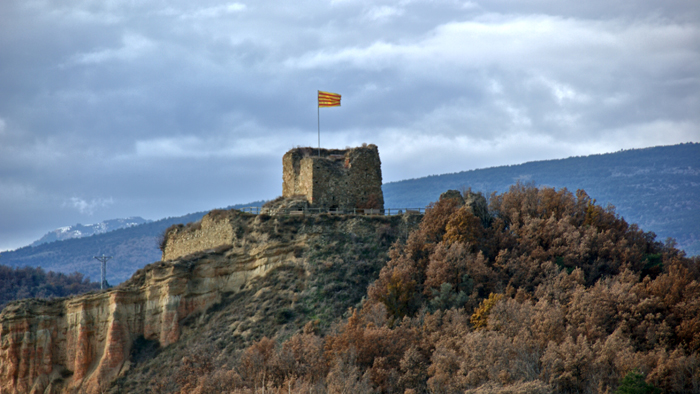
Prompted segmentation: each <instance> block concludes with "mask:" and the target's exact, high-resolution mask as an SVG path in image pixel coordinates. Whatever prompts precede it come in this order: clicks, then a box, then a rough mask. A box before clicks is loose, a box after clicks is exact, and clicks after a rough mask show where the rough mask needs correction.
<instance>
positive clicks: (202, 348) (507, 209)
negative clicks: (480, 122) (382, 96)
mask: <svg viewBox="0 0 700 394" xmlns="http://www.w3.org/2000/svg"><path fill="white" fill-rule="evenodd" d="M464 197H466V198H465V199H466V204H465V202H464V200H463V199H462V198H461V197H460V196H459V195H458V194H457V195H455V193H451V194H450V195H446V196H445V197H444V198H442V199H441V200H440V201H439V202H437V203H435V204H434V205H431V207H430V208H429V209H428V211H427V213H426V215H425V216H424V218H423V220H422V221H421V223H420V226H419V228H417V229H416V230H415V231H412V232H410V233H405V234H404V235H402V231H400V230H399V231H397V228H398V227H397V226H392V225H386V226H379V227H377V229H376V230H375V231H368V232H365V233H364V234H365V235H364V236H362V237H357V236H355V237H353V236H350V235H348V236H342V235H340V234H333V235H332V236H329V238H328V239H326V240H324V241H321V242H319V243H318V244H316V245H309V248H308V249H307V251H306V252H304V253H305V255H304V261H305V263H304V265H303V266H289V267H280V268H278V269H276V270H274V271H272V272H270V273H269V274H268V275H267V276H265V277H263V278H261V279H259V280H257V281H255V282H254V283H251V284H250V285H249V286H248V287H247V288H246V289H245V290H244V291H242V292H240V293H236V294H235V295H230V296H229V297H226V298H224V299H223V300H222V302H221V303H220V304H219V305H217V306H216V307H215V308H213V309H212V310H210V311H208V312H207V313H205V314H203V315H201V316H200V317H198V318H196V319H192V320H190V321H188V322H187V323H186V327H187V329H186V332H185V333H183V338H184V339H182V340H181V342H179V343H177V344H173V345H171V346H169V347H166V348H163V349H160V348H158V347H157V345H156V344H154V343H148V342H147V341H143V342H142V343H140V344H139V347H138V349H139V350H138V351H137V352H134V354H132V360H133V364H132V368H131V369H130V370H129V371H128V372H127V373H126V374H125V375H124V376H123V377H122V378H121V379H119V380H118V381H117V382H115V383H114V385H113V387H112V388H111V390H112V392H125V391H129V392H170V393H174V392H180V393H219V392H232V393H259V392H270V393H273V392H274V393H351V392H352V393H354V392H363V393H369V392H380V393H465V392H466V393H506V392H507V393H597V392H608V393H613V392H619V393H623V392H649V393H652V392H659V390H662V391H663V392H666V393H700V354H699V351H700V283H699V280H700V266H699V265H700V261H699V259H698V258H697V257H696V258H693V259H690V258H687V257H685V255H684V253H682V252H680V251H679V250H678V249H676V248H675V247H674V245H673V244H672V243H661V242H658V241H656V239H655V237H654V235H653V234H651V233H648V232H644V231H642V230H640V229H639V228H638V227H637V226H636V225H633V224H632V225H630V224H629V223H627V222H626V221H625V220H623V219H622V218H620V217H619V216H618V215H617V214H616V212H615V211H614V209H612V208H609V207H608V208H603V207H601V206H600V205H597V204H595V203H594V202H593V200H592V199H591V197H590V196H588V195H587V194H586V193H585V192H583V191H577V192H576V193H572V192H569V191H567V190H555V189H552V188H536V187H533V186H523V185H521V184H518V185H516V186H514V187H512V188H510V190H509V191H507V192H505V193H502V194H494V195H492V196H491V197H490V198H489V199H488V205H487V204H486V203H487V201H486V199H484V198H483V197H482V196H480V195H479V194H474V193H470V192H467V193H465V195H464ZM336 220H339V219H336ZM389 242H393V243H392V245H393V246H391V248H389V245H388V243H389ZM203 258H207V257H206V256H205V257H203ZM209 258H210V257H209ZM382 261H385V262H386V263H385V264H384V263H383V262H382ZM380 268H381V269H380ZM360 278H362V279H360ZM374 278H376V280H374ZM369 283H371V284H370V285H369V286H368V287H364V286H366V284H369ZM362 293H365V294H366V295H365V297H364V298H363V299H360V295H361V294H362ZM348 307H350V308H349V309H345V308H348ZM343 310H345V311H347V312H346V313H345V314H344V315H343ZM302 327H303V328H302ZM237 333H246V335H245V336H241V335H240V334H237ZM633 388H636V389H637V390H645V391H630V390H632V389H633Z"/></svg>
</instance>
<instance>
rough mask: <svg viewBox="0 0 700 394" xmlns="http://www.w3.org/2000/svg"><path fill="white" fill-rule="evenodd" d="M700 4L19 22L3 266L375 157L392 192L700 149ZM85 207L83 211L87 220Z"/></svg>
mask: <svg viewBox="0 0 700 394" xmlns="http://www.w3.org/2000/svg"><path fill="white" fill-rule="evenodd" d="M699 9H700V6H698V5H696V4H694V2H688V1H681V0H671V1H666V2H664V3H663V5H662V6H660V5H659V3H658V2H655V1H646V0H643V1H635V2H617V3H610V2H602V1H597V0H594V1H589V2H573V1H565V2H562V1H541V0H538V1H523V0H517V1H516V0H507V1H506V0H502V1H499V0H497V1H489V2H478V1H451V0H444V1H440V0H432V1H418V0H416V1H410V0H400V1H369V0H367V1H364V0H335V1H329V2H322V3H319V2H310V1H307V2H304V1H301V2H293V3H292V2H272V1H265V0H262V1H256V2H248V1H204V2H197V3H192V2H186V1H178V0H157V1H148V2H132V1H125V0H113V1H109V2H104V1H97V0H72V1H66V2H59V3H57V2H51V1H47V0H37V1H34V0H30V1H18V0H10V1H4V2H1V3H0V54H2V55H0V56H1V59H0V217H2V220H1V221H0V250H2V249H5V248H14V247H18V246H22V245H24V244H28V243H30V242H31V241H33V240H35V239H36V238H38V237H40V236H41V235H42V234H43V233H45V232H47V231H49V230H51V229H53V228H55V227H59V226H63V225H67V224H74V223H76V222H83V223H86V222H95V221H99V220H104V219H109V218H114V217H120V216H132V215H141V216H144V217H147V218H152V219H158V218H160V217H164V216H172V215H179V214H184V213H187V212H193V211H197V210H206V209H211V208H214V207H221V206H226V205H229V204H234V203H242V202H246V201H253V200H257V199H263V198H274V197H275V196H277V195H278V194H279V193H280V191H281V176H280V174H281V156H282V154H283V153H284V152H285V151H286V150H288V149H290V148H292V147H294V146H298V145H315V144H316V121H317V119H316V106H315V105H316V102H315V100H316V90H318V89H322V90H328V91H333V92H338V93H341V94H342V95H343V106H342V107H341V108H331V109H323V110H321V126H322V136H321V138H322V144H323V145H324V146H328V147H345V146H353V145H357V144H361V143H363V142H372V143H376V144H377V145H378V146H379V148H380V153H381V155H382V162H383V166H384V168H383V170H384V178H385V181H392V180H399V179H404V178H412V177H419V176H424V175H429V174H435V173H444V172H454V171H460V170H467V169H472V168H480V167H487V166H495V165H502V164H514V163H520V162H523V161H528V160H539V159H549V158H558V157H566V156H571V155H585V154H592V153H600V152H608V151H615V150H619V149H621V148H625V149H627V148H637V147H646V146H653V145H661V144H675V143H679V142H687V141H698V140H700V111H698V108H699V107H700V105H699V104H700V75H699V74H700V73H699V72H698V70H700V25H699V24H698V23H697V21H698V20H700V12H699ZM81 208H82V210H81Z"/></svg>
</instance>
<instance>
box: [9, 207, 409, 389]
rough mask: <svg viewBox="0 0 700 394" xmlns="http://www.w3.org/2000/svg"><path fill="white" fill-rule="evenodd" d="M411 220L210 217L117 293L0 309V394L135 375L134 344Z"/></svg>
mask: <svg viewBox="0 0 700 394" xmlns="http://www.w3.org/2000/svg"><path fill="white" fill-rule="evenodd" d="M415 219H416V218H411V217H408V216H407V217H405V218H400V217H391V218H388V217H352V216H347V217H346V216H343V217H338V216H325V215H321V216H318V215H316V216H308V217H270V216H266V215H259V216H253V215H249V214H244V213H240V212H237V211H213V212H212V213H210V214H209V215H208V218H205V220H203V221H202V222H201V223H197V224H194V225H191V226H183V227H178V228H177V231H175V232H173V233H172V234H171V235H172V238H169V239H168V240H167V241H166V244H167V245H171V246H172V247H173V249H172V251H171V252H172V253H171V255H170V256H166V255H167V254H168V253H164V260H166V257H168V260H169V261H159V262H156V263H153V264H150V265H148V266H146V267H145V268H143V269H141V270H139V271H137V272H136V273H135V274H134V276H133V277H132V278H131V279H130V280H128V281H126V282H124V283H122V284H121V285H120V286H119V287H117V288H113V289H109V290H106V291H103V292H99V293H88V294H85V295H82V296H77V297H72V298H66V299H55V300H36V299H33V300H23V301H17V302H14V303H11V304H9V305H8V306H7V307H6V308H5V309H4V310H3V311H2V313H1V314H0V394H8V393H79V392H80V393H82V392H86V393H96V392H101V391H103V390H104V389H106V388H107V387H109V386H110V385H111V384H112V383H113V382H114V381H115V379H116V378H117V377H120V376H127V375H128V372H129V370H130V368H136V364H133V365H132V359H131V354H132V350H133V351H137V350H138V349H136V348H135V345H134V341H136V340H137V339H145V340H148V341H155V342H157V343H158V344H159V346H160V347H161V348H162V347H167V346H168V345H170V344H173V343H175V342H177V341H178V340H179V339H180V338H181V334H182V333H183V332H184V331H183V330H185V326H183V324H185V323H184V322H183V321H187V320H186V318H187V317H188V316H193V315H196V314H199V313H208V312H207V310H208V309H209V308H210V307H211V306H212V305H214V304H220V301H221V300H222V298H223V297H224V296H225V297H230V295H231V294H236V293H239V292H244V291H246V290H244V289H245V288H246V286H247V285H248V284H249V283H254V282H255V281H254V279H256V278H258V277H262V276H263V275H265V274H266V273H267V272H268V271H269V270H271V269H273V268H276V267H281V266H283V265H291V266H297V267H299V266H305V265H308V264H309V261H307V260H310V259H313V257H309V256H312V255H313V254H314V253H320V252H321V251H323V250H328V251H333V250H336V249H337V248H338V247H339V245H338V244H337V241H333V242H336V243H335V244H334V243H332V242H331V240H333V239H336V240H337V239H338V237H341V238H342V237H344V238H348V237H350V238H352V239H358V240H359V239H366V240H371V239H377V240H378V241H377V242H380V241H381V240H382V239H384V238H385V237H386V235H387V234H393V233H397V234H398V233H401V234H403V233H407V231H408V230H406V229H405V228H404V227H405V226H407V225H412V224H410V223H408V222H407V221H414V220H415ZM391 229H395V230H391ZM209 233H211V234H209ZM203 234H209V235H206V236H204V235H203ZM217 234H218V235H217ZM207 237H211V238H212V239H214V241H213V243H211V244H209V243H207V242H209V241H206V238H207ZM222 239H226V240H229V241H227V242H224V243H222V242H221V240H222ZM391 239H393V238H391ZM391 239H389V240H388V241H387V242H388V243H387V244H386V245H384V246H382V248H385V249H387V250H388V246H389V245H390V242H393V241H391ZM205 241H206V242H205ZM167 242H170V243H169V244H168V243H167ZM372 242H374V241H372ZM319 245H326V246H321V249H319ZM363 245H364V246H366V245H365V244H363V243H362V242H359V243H358V247H364V246H363ZM211 247H214V249H211ZM323 248H325V249H323ZM167 250H168V249H166V251H167ZM324 253H325V252H324ZM170 259H172V260H170ZM314 289H315V288H314ZM137 342H138V341H137Z"/></svg>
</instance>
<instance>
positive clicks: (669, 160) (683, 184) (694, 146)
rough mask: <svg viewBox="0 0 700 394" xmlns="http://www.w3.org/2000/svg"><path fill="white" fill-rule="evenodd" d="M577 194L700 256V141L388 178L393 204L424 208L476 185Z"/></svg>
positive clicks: (389, 199)
mask: <svg viewBox="0 0 700 394" xmlns="http://www.w3.org/2000/svg"><path fill="white" fill-rule="evenodd" d="M518 181H520V182H524V183H528V182H533V183H534V184H536V185H537V186H549V187H555V188H557V189H561V188H564V187H565V188H567V189H568V190H569V191H571V192H576V190H577V189H583V190H585V191H586V193H588V195H589V196H591V197H592V198H595V199H596V201H597V203H598V204H601V205H603V206H605V205H607V204H612V205H614V206H615V210H616V212H617V213H618V214H620V215H621V216H622V217H623V218H624V219H625V220H626V221H627V222H628V223H630V224H632V223H636V224H638V225H639V227H640V228H642V229H643V230H645V231H653V232H655V233H656V235H657V237H658V239H659V240H661V241H664V240H665V239H666V238H667V237H671V238H674V239H675V240H676V241H677V242H678V247H679V248H681V249H683V250H685V251H686V253H688V254H689V255H698V254H700V143H685V144H679V145H671V146H657V147H651V148H645V149H631V150H624V151H619V152H614V153H606V154H599V155H590V156H578V157H570V158H566V159H558V160H545V161H535V162H529V163H524V164H518V165H511V166H501V167H492V168H485V169H477V170H471V171H463V172H458V173H453V174H443V175H432V176H428V177H424V178H418V179H408V180H403V181H398V182H391V183H386V184H384V186H383V190H384V201H385V206H386V207H420V206H424V205H426V204H429V203H430V202H432V201H436V200H437V199H438V197H439V196H440V193H442V192H443V191H445V190H447V189H458V190H459V189H461V188H465V187H471V188H472V190H474V191H480V192H482V193H484V194H486V195H490V194H491V193H492V192H499V193H502V192H504V191H506V190H508V188H509V187H510V186H511V185H513V184H514V183H516V182H518Z"/></svg>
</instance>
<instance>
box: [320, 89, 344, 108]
mask: <svg viewBox="0 0 700 394" xmlns="http://www.w3.org/2000/svg"><path fill="white" fill-rule="evenodd" d="M318 106H319V108H323V107H340V95H339V94H338V93H329V92H322V91H320V90H319V91H318Z"/></svg>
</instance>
